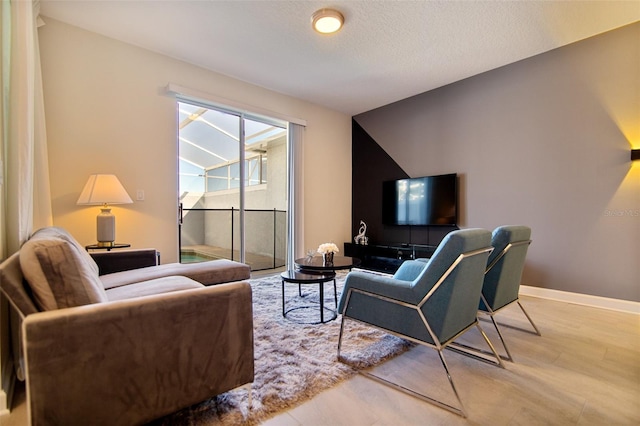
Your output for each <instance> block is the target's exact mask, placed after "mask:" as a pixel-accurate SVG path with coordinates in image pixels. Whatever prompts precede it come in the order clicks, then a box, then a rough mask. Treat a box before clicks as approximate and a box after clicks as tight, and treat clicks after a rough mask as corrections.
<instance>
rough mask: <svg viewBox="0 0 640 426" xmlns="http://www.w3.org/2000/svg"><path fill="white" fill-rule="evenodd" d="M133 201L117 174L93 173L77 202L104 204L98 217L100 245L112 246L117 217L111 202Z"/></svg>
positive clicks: (123, 202)
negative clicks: (112, 211)
mask: <svg viewBox="0 0 640 426" xmlns="http://www.w3.org/2000/svg"><path fill="white" fill-rule="evenodd" d="M131 203H133V201H132V200H131V197H129V194H127V191H126V190H125V189H124V187H123V186H122V184H121V183H120V181H119V180H118V178H117V177H116V175H100V174H97V175H91V176H89V180H88V181H87V183H86V185H85V186H84V189H83V190H82V192H81V193H80V197H79V198H78V201H77V203H76V204H78V205H91V206H95V205H102V207H101V208H100V214H99V215H98V217H97V231H96V235H97V237H98V246H100V247H111V246H113V244H114V242H115V240H116V217H115V216H114V215H113V214H111V208H109V206H108V205H109V204H131Z"/></svg>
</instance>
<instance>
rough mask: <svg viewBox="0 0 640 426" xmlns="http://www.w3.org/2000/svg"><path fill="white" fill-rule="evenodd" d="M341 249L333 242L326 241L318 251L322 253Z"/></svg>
mask: <svg viewBox="0 0 640 426" xmlns="http://www.w3.org/2000/svg"><path fill="white" fill-rule="evenodd" d="M339 251H340V250H338V246H337V245H335V244H333V243H324V244H320V245H319V246H318V253H321V254H325V253H337V252H339Z"/></svg>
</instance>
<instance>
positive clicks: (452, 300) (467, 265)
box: [338, 229, 503, 417]
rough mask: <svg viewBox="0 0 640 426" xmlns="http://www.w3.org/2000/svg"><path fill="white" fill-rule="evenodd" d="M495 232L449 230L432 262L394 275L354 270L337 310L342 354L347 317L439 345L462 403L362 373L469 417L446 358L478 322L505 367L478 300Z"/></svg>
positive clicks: (408, 266) (417, 263)
mask: <svg viewBox="0 0 640 426" xmlns="http://www.w3.org/2000/svg"><path fill="white" fill-rule="evenodd" d="M491 250H492V248H491V233H490V232H489V231H487V230H484V229H465V230H458V231H453V232H451V233H449V234H448V235H447V236H446V237H445V238H444V239H443V240H442V242H441V243H440V245H439V246H438V248H437V249H436V251H435V253H434V254H433V256H432V257H431V259H429V261H427V262H423V261H418V260H414V261H406V262H404V263H403V264H402V265H401V266H400V268H399V269H398V271H397V272H396V273H395V275H393V277H388V276H381V275H375V274H371V273H367V272H360V271H353V272H350V273H349V274H348V275H347V278H346V281H345V286H344V290H343V292H342V296H341V299H340V304H339V306H338V309H339V311H340V313H341V314H342V324H341V326H340V337H339V339H338V359H342V358H341V356H340V349H341V346H342V338H343V335H344V324H345V321H346V320H354V321H359V322H363V323H366V324H369V325H372V326H374V327H377V328H380V329H382V330H384V331H387V332H389V333H392V334H395V335H397V336H399V337H402V338H404V339H407V340H410V341H412V342H415V343H419V344H422V345H425V346H428V347H431V348H433V349H435V350H436V351H437V352H438V355H439V356H440V361H441V363H442V366H443V367H444V369H445V371H446V373H447V377H448V379H449V383H450V385H451V388H452V389H453V392H454V394H455V396H456V398H457V400H458V403H459V407H460V408H456V407H454V406H452V405H449V404H445V403H444V402H440V401H438V400H435V399H433V398H430V397H428V396H426V395H423V394H420V393H418V392H415V391H413V390H409V389H407V388H405V387H403V386H400V385H397V384H395V383H391V382H389V381H387V380H385V379H381V378H379V377H377V376H375V375H373V374H371V373H366V372H362V371H361V373H362V374H364V375H366V376H368V377H370V378H372V379H375V380H377V381H379V382H381V383H383V384H386V385H390V386H392V387H394V388H396V389H398V390H401V391H403V392H406V393H409V394H411V395H414V396H417V397H419V398H421V399H423V400H425V401H428V402H431V403H434V404H436V405H438V406H440V407H442V408H446V409H448V410H450V411H453V412H454V413H457V414H459V415H461V416H463V417H466V414H465V412H464V407H463V405H462V401H461V400H460V397H459V395H458V392H457V390H456V387H455V385H454V383H453V379H452V378H451V374H450V372H449V368H448V366H447V363H446V361H445V359H444V354H443V351H444V349H445V348H446V347H447V346H448V345H449V344H450V343H451V342H452V341H453V340H455V339H456V338H457V337H458V336H460V335H461V334H463V333H464V332H466V331H467V330H469V329H471V328H472V327H474V326H476V327H477V328H478V330H479V331H480V333H481V334H482V336H483V337H484V339H485V341H486V343H487V345H488V346H489V348H490V349H491V351H492V352H493V353H494V355H495V357H496V364H498V365H500V366H503V364H502V361H501V360H500V358H499V357H498V354H497V353H496V351H495V349H494V347H493V345H492V344H491V342H490V341H489V339H488V337H487V336H486V334H485V333H484V331H483V330H482V328H481V327H480V325H479V324H478V319H477V316H478V300H480V292H481V290H482V282H483V278H484V271H485V268H486V265H487V259H488V257H489V253H490V252H491Z"/></svg>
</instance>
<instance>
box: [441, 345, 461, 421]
mask: <svg viewBox="0 0 640 426" xmlns="http://www.w3.org/2000/svg"><path fill="white" fill-rule="evenodd" d="M438 356H440V362H442V366H443V367H444V371H445V372H446V373H447V379H449V384H450V385H451V389H453V393H454V394H455V395H456V398H457V399H458V404H460V412H461V416H462V417H464V418H466V417H467V413H466V412H465V411H464V405H463V404H462V400H461V399H460V395H458V390H457V389H456V385H454V384H453V378H452V377H451V373H450V372H449V366H447V362H446V361H445V359H444V354H443V353H442V351H438ZM451 408H453V407H451Z"/></svg>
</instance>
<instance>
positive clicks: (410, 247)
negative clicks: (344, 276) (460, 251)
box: [344, 243, 436, 274]
mask: <svg viewBox="0 0 640 426" xmlns="http://www.w3.org/2000/svg"><path fill="white" fill-rule="evenodd" d="M435 249H436V246H431V245H424V244H408V243H388V244H369V245H361V244H354V243H344V254H345V256H351V257H357V258H358V259H360V260H361V261H362V263H361V264H360V267H361V268H363V269H370V270H372V271H378V272H387V273H390V274H392V273H394V272H395V271H396V270H397V269H398V268H399V267H400V265H402V262H404V261H405V260H412V259H420V258H430V257H431V256H432V255H433V252H434V251H435Z"/></svg>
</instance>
